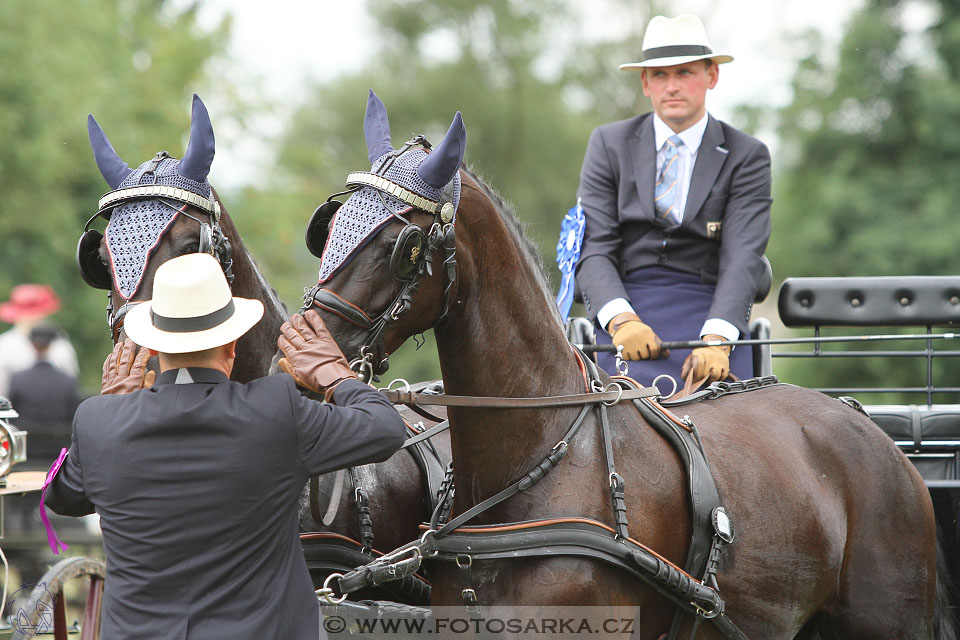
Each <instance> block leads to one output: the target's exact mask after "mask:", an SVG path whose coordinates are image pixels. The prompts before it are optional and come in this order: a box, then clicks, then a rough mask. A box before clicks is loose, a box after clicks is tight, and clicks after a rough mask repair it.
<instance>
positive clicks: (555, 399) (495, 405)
mask: <svg viewBox="0 0 960 640" xmlns="http://www.w3.org/2000/svg"><path fill="white" fill-rule="evenodd" d="M614 386H616V385H614ZM380 393H382V394H383V395H384V396H385V397H386V398H387V400H389V401H390V402H392V403H393V404H425V405H434V406H442V407H484V408H489V409H533V408H539V407H569V406H577V405H584V404H598V403H601V402H602V403H604V404H608V405H612V404H616V403H617V402H619V401H620V400H634V399H637V398H651V397H654V396H659V395H660V392H659V391H657V389H656V388H654V387H644V388H641V389H622V388H620V387H617V388H615V389H613V390H611V391H594V392H592V393H571V394H568V395H564V396H544V397H541V398H507V397H497V396H448V395H442V394H431V393H417V392H414V391H402V390H396V389H394V390H385V389H381V390H380Z"/></svg>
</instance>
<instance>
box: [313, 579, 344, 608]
mask: <svg viewBox="0 0 960 640" xmlns="http://www.w3.org/2000/svg"><path fill="white" fill-rule="evenodd" d="M342 577H343V574H342V573H331V574H330V575H328V576H327V579H326V580H324V581H323V588H322V589H317V595H318V596H320V597H321V598H323V599H324V600H326V601H327V602H329V603H330V604H340V603H341V602H343V601H344V600H346V599H347V594H345V593H344V594H343V595H341V596H340V597H339V598H333V597H331V596H332V594H333V587H329V586H327V585H328V584H329V583H330V580H331V579H332V578H336V579H338V580H339V579H340V578H342Z"/></svg>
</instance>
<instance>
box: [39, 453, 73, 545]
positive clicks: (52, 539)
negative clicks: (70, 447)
mask: <svg viewBox="0 0 960 640" xmlns="http://www.w3.org/2000/svg"><path fill="white" fill-rule="evenodd" d="M66 459H67V450H66V448H63V449H60V456H59V457H58V458H57V460H56V462H54V463H53V464H52V465H51V466H50V470H49V471H47V479H46V480H44V481H43V491H41V492H40V519H41V520H43V526H44V528H45V529H46V530H47V543H48V544H49V545H50V550H51V551H53V553H54V555H59V554H60V552H61V551H66V550H67V549H69V548H70V547H68V546H67V544H66V543H64V542H61V541H60V538H58V537H57V532H56V531H55V530H54V529H53V524H51V523H50V518H49V517H48V516H47V505H46V504H45V501H46V498H47V487H49V486H50V483H51V482H53V479H54V478H55V477H56V476H57V472H58V471H60V467H61V466H62V465H63V461H64V460H66Z"/></svg>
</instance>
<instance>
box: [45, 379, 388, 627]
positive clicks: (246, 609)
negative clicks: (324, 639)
mask: <svg viewBox="0 0 960 640" xmlns="http://www.w3.org/2000/svg"><path fill="white" fill-rule="evenodd" d="M186 371H188V372H189V373H190V375H191V377H192V379H193V380H194V381H195V382H194V383H192V384H175V383H174V381H175V380H176V378H177V375H178V373H179V372H186ZM182 380H183V377H182V376H181V381H182ZM333 399H334V401H335V403H336V406H334V405H331V404H323V403H320V402H317V401H314V400H310V399H307V398H304V397H302V396H301V394H300V393H299V392H298V391H297V389H296V387H295V385H294V383H293V381H292V379H291V378H290V376H288V375H285V374H281V375H275V376H268V377H266V378H261V379H259V380H254V381H253V382H250V383H249V384H246V385H243V384H240V383H237V382H232V381H229V380H227V378H226V376H224V375H223V374H222V373H220V372H218V371H213V370H211V369H198V368H191V369H180V370H176V369H175V370H171V371H166V372H164V373H163V374H161V375H160V376H159V378H158V380H157V383H156V385H155V386H154V387H153V388H152V389H145V390H142V391H137V392H134V393H131V394H127V395H104V396H96V397H93V398H90V399H88V400H86V401H84V402H83V403H82V404H81V405H80V408H79V409H78V410H77V414H76V417H75V419H74V424H73V437H72V444H71V447H70V452H69V454H68V456H67V459H66V461H65V462H64V464H63V467H62V468H61V470H60V472H59V473H58V474H57V476H56V479H55V480H54V482H53V483H52V484H51V486H50V489H49V490H48V493H47V498H46V504H47V505H48V506H49V507H50V508H51V509H53V510H54V511H56V512H57V513H60V514H63V515H71V516H80V515H85V514H88V513H92V512H93V511H94V510H96V512H97V513H98V514H100V526H101V528H102V529H103V543H104V549H105V551H106V560H107V579H106V583H105V586H104V594H103V611H102V620H103V622H102V625H103V626H102V631H101V634H100V637H102V638H110V639H111V640H115V639H117V638H150V639H151V640H165V639H173V638H178V639H179V638H198V639H202V640H210V639H213V638H292V639H296V640H301V639H304V640H306V639H309V640H316V638H318V637H320V628H319V627H320V624H319V609H318V606H317V598H316V595H315V594H314V589H313V585H312V583H311V580H310V576H309V573H308V571H307V566H306V562H305V560H304V557H303V551H302V549H301V547H300V538H299V529H298V527H299V522H298V513H297V509H298V499H299V495H300V491H301V489H302V488H303V486H304V483H306V481H307V479H308V478H309V476H311V475H315V474H319V473H325V472H327V471H332V470H334V469H339V468H342V467H347V466H350V465H357V464H364V463H369V462H377V461H381V460H385V459H386V458H388V457H389V456H390V455H391V454H392V453H393V452H395V451H396V450H397V449H398V448H399V447H400V445H401V444H402V443H403V441H404V439H405V437H406V430H405V427H404V424H403V422H402V420H401V418H400V417H399V414H398V413H397V412H396V410H395V409H394V408H393V407H392V406H391V405H390V404H389V403H388V402H387V401H386V400H384V399H383V396H382V395H381V394H379V393H377V392H376V391H375V390H374V389H371V388H370V387H368V386H366V385H364V384H362V383H360V382H357V381H355V380H347V381H344V382H342V383H341V384H340V386H338V387H337V389H336V392H335V393H334V397H333Z"/></svg>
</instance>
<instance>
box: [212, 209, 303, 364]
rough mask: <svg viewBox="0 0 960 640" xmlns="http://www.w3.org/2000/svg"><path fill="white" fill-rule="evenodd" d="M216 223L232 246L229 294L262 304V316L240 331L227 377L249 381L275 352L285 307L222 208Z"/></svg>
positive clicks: (284, 316)
mask: <svg viewBox="0 0 960 640" xmlns="http://www.w3.org/2000/svg"><path fill="white" fill-rule="evenodd" d="M220 225H221V227H222V229H223V233H224V235H226V236H227V238H229V239H230V245H231V247H232V256H233V275H234V280H233V295H235V296H238V297H241V298H252V299H256V300H260V301H261V302H263V307H264V312H263V319H262V320H260V322H258V323H257V324H256V325H255V326H254V327H253V328H252V329H251V330H250V331H248V332H247V333H246V334H244V336H243V337H242V338H240V342H239V343H238V345H237V359H236V362H235V363H234V367H233V374H232V375H231V378H232V379H233V380H236V381H238V382H249V381H250V380H254V379H256V378H262V377H263V376H265V375H268V374H269V372H270V364H271V361H272V359H273V356H274V354H275V353H276V352H277V336H279V335H280V325H281V324H283V323H284V322H285V321H286V319H287V311H286V308H285V307H284V305H283V302H281V300H280V298H279V297H278V296H277V293H276V291H274V289H273V287H271V286H270V284H269V283H268V282H267V280H266V278H264V277H263V274H262V273H261V272H260V269H259V267H257V263H256V262H255V261H254V259H253V256H251V255H250V252H249V251H247V248H246V246H245V245H244V243H243V240H242V239H241V238H240V234H239V233H238V232H237V229H236V226H235V225H234V224H233V221H232V220H231V219H230V216H229V215H228V214H227V213H226V211H224V212H223V214H222V215H221V218H220Z"/></svg>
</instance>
